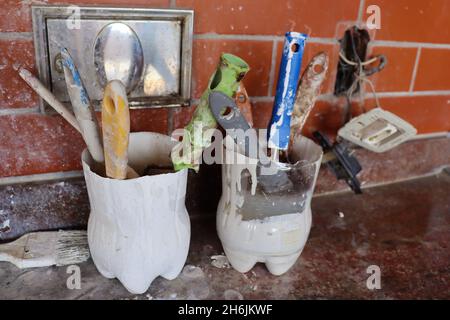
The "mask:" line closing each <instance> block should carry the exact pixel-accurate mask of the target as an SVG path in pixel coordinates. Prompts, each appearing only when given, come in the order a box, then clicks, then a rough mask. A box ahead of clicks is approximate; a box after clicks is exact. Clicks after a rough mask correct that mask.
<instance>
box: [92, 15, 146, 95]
mask: <svg viewBox="0 0 450 320" xmlns="http://www.w3.org/2000/svg"><path fill="white" fill-rule="evenodd" d="M94 65H95V68H96V70H97V76H98V81H99V83H100V85H101V86H102V88H104V87H106V85H107V84H108V83H109V82H110V81H112V80H119V81H121V82H122V83H123V85H124V86H125V88H126V91H127V93H130V92H131V91H132V90H133V89H134V88H135V87H136V85H137V84H138V83H139V80H140V78H141V76H142V72H143V69H144V54H143V50H142V45H141V42H140V41H139V38H138V37H137V35H136V33H135V32H134V31H133V30H132V29H131V28H130V27H129V26H128V25H126V24H125V23H121V22H113V23H110V24H108V25H106V26H105V27H104V28H103V29H102V30H101V31H100V32H99V34H98V36H97V39H96V41H95V45H94Z"/></svg>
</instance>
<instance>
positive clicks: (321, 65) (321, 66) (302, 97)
mask: <svg viewBox="0 0 450 320" xmlns="http://www.w3.org/2000/svg"><path fill="white" fill-rule="evenodd" d="M327 70H328V55H327V54H326V53H325V52H320V53H318V54H317V55H315V56H314V57H313V58H312V59H311V61H310V62H309V64H308V66H307V67H306V69H305V71H304V72H303V75H302V77H301V79H300V83H299V86H298V90H297V97H296V98H295V103H294V109H293V111H292V117H291V134H290V139H289V140H290V141H289V148H292V146H293V143H294V141H295V140H296V139H297V138H298V137H300V135H301V132H302V129H303V126H304V125H305V122H306V119H307V118H308V115H309V113H310V112H311V110H312V108H313V107H314V104H315V102H316V100H317V97H318V96H319V93H320V87H321V85H322V83H323V81H324V80H325V77H326V74H327Z"/></svg>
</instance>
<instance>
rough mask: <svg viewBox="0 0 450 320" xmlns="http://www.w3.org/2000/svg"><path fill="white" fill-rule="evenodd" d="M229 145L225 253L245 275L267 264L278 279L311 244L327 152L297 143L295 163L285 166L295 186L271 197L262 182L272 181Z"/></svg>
mask: <svg viewBox="0 0 450 320" xmlns="http://www.w3.org/2000/svg"><path fill="white" fill-rule="evenodd" d="M225 142H226V143H225V148H224V154H225V162H224V163H225V164H223V165H222V190H223V191H222V192H223V193H222V197H221V199H220V202H219V206H218V209H217V221H216V223H217V231H218V234H219V238H220V240H221V242H222V246H223V248H224V251H225V254H226V256H227V258H228V260H229V261H230V263H231V265H232V266H233V268H234V269H236V270H237V271H239V272H243V273H244V272H248V271H249V270H250V269H251V268H252V267H253V266H254V265H255V264H256V263H257V262H263V263H265V264H266V266H267V269H268V270H269V271H270V272H271V273H272V274H274V275H281V274H283V273H285V272H286V271H288V270H289V269H290V268H291V267H292V266H293V265H294V263H295V262H296V260H297V258H298V257H299V256H300V254H301V252H302V250H303V247H304V246H305V243H306V240H307V239H308V235H309V231H310V229H311V219H312V215H311V198H312V195H313V190H314V186H315V184H316V180H317V175H318V172H319V168H320V163H321V160H322V155H323V153H322V149H321V148H320V147H319V146H318V145H316V144H315V143H314V142H313V141H312V140H309V139H307V138H305V137H301V138H300V139H297V141H295V142H294V145H293V148H292V151H293V152H292V160H294V161H295V164H285V170H284V171H285V172H286V173H287V176H288V178H289V179H290V180H291V182H292V186H291V187H290V188H289V189H285V190H282V191H279V192H275V193H271V194H267V193H265V192H264V189H263V188H262V187H261V186H260V185H259V184H258V180H260V179H261V178H263V179H267V178H269V177H270V176H268V175H266V176H265V177H261V174H262V173H263V172H264V171H263V169H262V168H257V166H258V165H259V164H258V161H257V160H256V159H250V158H247V157H245V156H244V155H243V154H241V153H239V152H238V151H237V150H236V145H234V143H233V142H231V143H230V142H229V140H226V139H225ZM233 161H234V163H233Z"/></svg>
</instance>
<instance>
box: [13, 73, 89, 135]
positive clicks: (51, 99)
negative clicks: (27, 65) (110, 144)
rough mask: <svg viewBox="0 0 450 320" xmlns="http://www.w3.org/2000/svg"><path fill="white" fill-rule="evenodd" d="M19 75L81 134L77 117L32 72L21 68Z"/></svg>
mask: <svg viewBox="0 0 450 320" xmlns="http://www.w3.org/2000/svg"><path fill="white" fill-rule="evenodd" d="M19 75H20V77H21V78H22V79H23V80H24V81H25V82H26V83H27V84H28V85H29V86H30V87H31V88H32V89H33V90H34V91H36V93H37V94H38V95H39V96H40V97H41V98H42V99H44V100H45V101H46V102H47V103H48V104H49V105H50V106H51V107H52V108H53V109H55V110H56V112H58V113H59V114H60V115H61V116H62V117H63V118H64V119H66V121H67V122H68V123H70V124H71V125H72V127H74V128H75V129H76V130H77V131H78V132H80V133H81V130H80V127H79V125H78V122H77V119H76V118H75V116H74V115H73V114H72V113H71V112H70V111H69V110H68V109H67V108H66V107H65V106H64V105H63V104H62V103H61V102H59V101H58V99H56V97H55V96H54V95H53V93H51V92H50V91H49V90H48V89H47V88H46V87H45V86H44V85H43V84H42V83H41V82H40V81H39V80H38V79H37V78H36V77H34V76H33V75H32V74H31V72H30V71H28V70H27V69H24V68H21V69H20V70H19Z"/></svg>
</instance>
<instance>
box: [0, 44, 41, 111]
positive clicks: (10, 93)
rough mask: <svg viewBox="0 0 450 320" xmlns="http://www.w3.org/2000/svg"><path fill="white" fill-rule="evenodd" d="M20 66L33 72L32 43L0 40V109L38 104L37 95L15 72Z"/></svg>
mask: <svg viewBox="0 0 450 320" xmlns="http://www.w3.org/2000/svg"><path fill="white" fill-rule="evenodd" d="M21 66H23V67H25V68H27V69H29V70H31V71H32V72H34V48H33V43H32V42H31V41H26V40H10V41H6V40H0V109H2V108H28V107H35V106H37V105H38V97H37V95H36V94H35V93H34V91H33V90H32V89H31V88H30V87H29V86H28V85H27V84H26V83H25V82H24V81H23V80H22V78H20V76H19V74H18V73H17V70H18V69H19V67H21Z"/></svg>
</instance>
